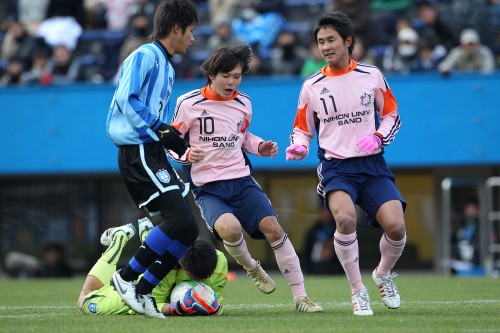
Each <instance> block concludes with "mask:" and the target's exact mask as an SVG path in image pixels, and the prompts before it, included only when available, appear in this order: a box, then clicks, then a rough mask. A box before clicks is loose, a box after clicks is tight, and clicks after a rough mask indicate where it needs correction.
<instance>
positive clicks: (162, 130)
mask: <svg viewBox="0 0 500 333" xmlns="http://www.w3.org/2000/svg"><path fill="white" fill-rule="evenodd" d="M155 134H156V135H157V136H158V139H160V142H161V144H162V145H163V147H165V148H166V149H170V150H172V151H173V152H174V153H176V154H177V155H178V156H182V155H184V153H185V152H186V149H187V148H188V144H187V142H186V140H184V139H183V138H181V137H180V134H181V133H180V132H179V131H178V130H176V129H175V128H174V127H172V126H170V125H167V124H161V125H160V127H158V129H157V130H156V131H155Z"/></svg>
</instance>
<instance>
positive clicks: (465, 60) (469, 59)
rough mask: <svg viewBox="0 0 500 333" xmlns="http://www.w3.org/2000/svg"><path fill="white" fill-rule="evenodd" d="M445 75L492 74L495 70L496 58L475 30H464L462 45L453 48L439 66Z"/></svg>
mask: <svg viewBox="0 0 500 333" xmlns="http://www.w3.org/2000/svg"><path fill="white" fill-rule="evenodd" d="M438 70H439V72H440V73H441V74H443V75H448V74H450V73H451V72H453V71H455V72H469V73H471V72H476V73H483V74H487V73H491V72H493V71H494V70H495V58H494V56H493V53H492V52H491V50H490V49H489V48H488V47H487V46H485V45H482V44H481V41H480V39H479V35H478V33H477V31H476V30H474V29H470V28H469V29H464V30H463V31H462V33H461V34H460V45H459V46H457V47H455V48H453V49H452V50H451V51H450V53H449V54H448V55H447V56H446V58H445V59H444V60H443V61H442V62H441V63H440V64H439V67H438Z"/></svg>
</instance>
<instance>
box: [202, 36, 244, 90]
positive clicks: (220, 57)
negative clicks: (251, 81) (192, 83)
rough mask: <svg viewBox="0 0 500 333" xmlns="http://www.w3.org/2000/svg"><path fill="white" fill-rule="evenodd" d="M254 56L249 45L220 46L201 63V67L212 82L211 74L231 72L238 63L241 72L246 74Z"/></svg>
mask: <svg viewBox="0 0 500 333" xmlns="http://www.w3.org/2000/svg"><path fill="white" fill-rule="evenodd" d="M252 57H253V53H252V49H251V48H250V46H249V45H245V44H242V45H238V46H234V47H220V48H218V49H217V50H215V52H214V53H212V55H211V56H210V57H208V59H206V60H205V61H204V62H203V63H202V64H201V66H200V69H201V71H202V72H203V74H204V75H205V77H206V78H207V80H208V83H210V82H211V80H210V75H214V76H215V75H217V74H218V73H229V72H230V71H232V70H233V69H235V68H236V66H238V65H241V73H242V74H246V73H247V72H248V69H249V68H250V62H251V61H252Z"/></svg>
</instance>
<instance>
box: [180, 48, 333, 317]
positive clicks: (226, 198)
mask: <svg viewBox="0 0 500 333" xmlns="http://www.w3.org/2000/svg"><path fill="white" fill-rule="evenodd" d="M251 59H252V50H251V48H250V47H249V46H248V45H240V46H235V47H224V48H219V49H218V50H216V51H215V52H214V53H213V54H212V55H211V56H210V57H209V58H208V59H207V60H205V62H203V64H202V65H201V69H202V71H203V72H204V75H205V76H206V77H207V84H206V86H204V87H203V88H201V89H196V90H193V91H191V92H188V93H186V94H184V95H182V96H180V97H179V98H178V100H177V106H176V110H175V113H174V117H173V119H172V122H171V125H172V126H174V127H175V128H176V129H178V130H179V132H180V133H181V137H183V138H185V139H186V140H187V141H188V142H189V144H190V146H191V147H190V148H189V149H188V150H187V152H186V153H185V154H184V155H183V156H181V157H178V156H177V158H176V157H175V156H173V154H172V155H171V156H172V157H173V158H174V159H176V160H177V161H178V162H180V163H183V164H188V165H186V166H185V171H186V175H187V178H188V179H189V181H190V183H191V184H192V186H193V189H192V191H193V194H194V196H195V201H196V204H197V205H198V206H199V207H200V210H201V213H202V216H203V218H204V219H205V221H206V224H207V226H208V228H209V229H210V231H211V232H212V233H213V235H214V236H215V238H217V239H219V240H222V241H223V243H224V248H225V249H226V250H227V252H228V253H229V254H230V255H231V256H232V257H233V258H234V259H235V260H236V261H237V262H238V264H240V265H241V266H242V267H243V268H244V269H245V270H246V271H247V274H248V276H250V277H251V278H252V279H253V281H254V283H255V285H256V286H257V288H258V289H259V290H260V291H261V292H263V293H266V294H269V293H271V292H273V291H274V290H275V289H276V285H275V283H274V281H273V280H272V279H271V278H270V277H269V275H267V273H266V272H265V271H264V270H263V269H262V267H261V265H260V262H259V261H257V260H255V259H254V258H252V256H251V255H250V252H249V251H248V248H247V245H246V242H245V238H244V237H243V230H245V231H246V232H247V233H248V234H249V235H250V236H251V237H252V238H254V239H266V240H267V241H268V242H269V244H270V246H271V248H272V249H273V251H274V254H275V256H276V261H277V263H278V267H279V269H280V270H281V272H282V273H283V275H284V276H285V278H286V279H287V281H288V284H289V285H290V288H291V290H292V293H293V297H294V303H295V306H296V309H297V311H299V312H322V311H323V309H322V308H321V307H320V306H319V305H317V304H315V303H314V302H313V301H312V300H311V299H310V298H309V297H308V296H307V294H306V291H305V287H304V276H303V274H302V270H301V268H300V262H299V258H298V256H297V254H296V253H295V249H294V247H293V245H292V243H291V241H290V239H288V235H287V234H286V233H285V232H284V231H283V229H282V228H281V226H280V224H279V222H278V218H277V214H276V211H275V210H274V209H273V207H272V206H271V203H270V201H269V199H268V198H267V196H266V195H265V193H264V192H263V191H262V189H261V187H260V185H259V184H258V183H257V182H256V181H255V179H253V177H252V176H251V175H250V174H251V171H252V167H251V164H250V160H249V159H248V157H247V155H246V153H250V154H254V155H257V156H270V157H271V158H273V157H274V156H275V155H276V154H277V153H278V146H277V144H276V142H273V141H264V140H263V139H261V138H259V137H258V136H256V135H253V134H252V133H250V132H249V131H248V127H249V125H250V122H251V120H252V102H251V100H250V97H249V96H248V95H246V94H244V93H242V92H240V91H238V90H237V89H238V86H239V85H240V83H241V79H242V76H243V75H244V74H245V73H247V72H248V69H249V64H250V61H251Z"/></svg>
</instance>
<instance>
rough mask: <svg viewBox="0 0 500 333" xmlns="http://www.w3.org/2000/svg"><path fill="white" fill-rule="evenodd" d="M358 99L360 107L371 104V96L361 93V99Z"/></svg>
mask: <svg viewBox="0 0 500 333" xmlns="http://www.w3.org/2000/svg"><path fill="white" fill-rule="evenodd" d="M359 99H360V101H361V105H363V106H368V105H370V104H372V100H373V95H371V94H367V93H363V95H361V97H360V98H359Z"/></svg>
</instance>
